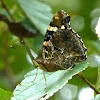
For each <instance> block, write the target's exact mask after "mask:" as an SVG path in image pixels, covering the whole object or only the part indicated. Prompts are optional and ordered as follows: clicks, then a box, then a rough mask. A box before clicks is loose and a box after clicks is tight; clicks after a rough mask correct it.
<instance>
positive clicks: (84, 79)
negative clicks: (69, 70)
mask: <svg viewBox="0 0 100 100" xmlns="http://www.w3.org/2000/svg"><path fill="white" fill-rule="evenodd" d="M77 75H78V76H79V77H80V78H81V79H82V80H83V81H84V82H85V83H86V84H88V85H89V86H90V87H91V88H92V89H93V90H94V91H95V92H96V93H97V94H100V92H99V91H98V90H97V89H96V88H95V87H94V86H93V85H92V84H91V83H90V82H89V81H88V80H87V79H86V78H85V76H84V75H83V73H82V72H80V73H78V74H77Z"/></svg>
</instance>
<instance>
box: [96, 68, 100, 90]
mask: <svg viewBox="0 0 100 100" xmlns="http://www.w3.org/2000/svg"><path fill="white" fill-rule="evenodd" d="M95 87H96V88H97V89H100V66H99V67H98V78H97V82H96V85H95Z"/></svg>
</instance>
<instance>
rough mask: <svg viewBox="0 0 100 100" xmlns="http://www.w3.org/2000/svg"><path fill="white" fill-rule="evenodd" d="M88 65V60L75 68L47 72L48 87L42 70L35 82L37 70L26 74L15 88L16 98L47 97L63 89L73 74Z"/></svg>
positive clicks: (25, 99) (35, 98)
mask: <svg viewBox="0 0 100 100" xmlns="http://www.w3.org/2000/svg"><path fill="white" fill-rule="evenodd" d="M87 66H88V62H87V61H85V62H82V63H80V64H77V65H76V66H75V67H74V68H73V69H68V70H60V71H56V72H45V77H46V84H47V88H46V89H45V80H44V77H43V72H42V70H40V69H39V70H38V75H37V77H36V80H35V81H34V82H33V80H34V77H35V73H36V70H33V71H31V72H29V73H27V74H26V75H25V79H24V80H23V81H22V82H21V84H20V85H18V86H17V87H16V89H15V90H14V97H13V99H15V100H38V99H40V98H42V97H43V96H44V97H43V98H44V99H47V98H49V97H50V96H52V95H53V94H54V93H55V92H57V91H58V90H59V89H61V88H62V87H63V86H64V85H65V84H66V83H67V82H68V80H69V79H71V78H72V76H73V75H75V74H77V73H79V72H80V71H82V70H84V69H85V68H86V67H87Z"/></svg>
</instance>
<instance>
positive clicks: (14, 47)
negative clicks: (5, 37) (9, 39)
mask: <svg viewBox="0 0 100 100" xmlns="http://www.w3.org/2000/svg"><path fill="white" fill-rule="evenodd" d="M10 48H12V49H14V50H16V51H20V52H21V53H24V54H26V52H22V51H21V50H19V49H16V48H15V47H14V46H12V45H11V46H10Z"/></svg>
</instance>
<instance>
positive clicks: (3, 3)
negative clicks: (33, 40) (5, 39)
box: [1, 0, 16, 22]
mask: <svg viewBox="0 0 100 100" xmlns="http://www.w3.org/2000/svg"><path fill="white" fill-rule="evenodd" d="M1 4H2V6H3V7H4V8H5V9H6V11H7V12H8V14H9V16H10V17H11V18H12V20H13V21H14V22H16V20H15V18H14V17H13V16H12V14H11V13H10V11H9V9H8V7H7V6H6V4H5V2H4V1H3V0H1Z"/></svg>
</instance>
